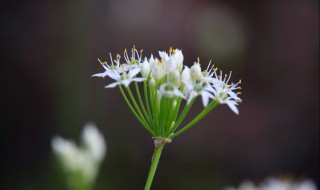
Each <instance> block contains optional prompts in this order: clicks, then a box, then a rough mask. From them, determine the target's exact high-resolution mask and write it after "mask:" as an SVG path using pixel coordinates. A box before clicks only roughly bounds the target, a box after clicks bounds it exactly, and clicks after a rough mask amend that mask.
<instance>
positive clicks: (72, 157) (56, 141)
mask: <svg viewBox="0 0 320 190" xmlns="http://www.w3.org/2000/svg"><path fill="white" fill-rule="evenodd" d="M51 145H52V149H53V152H54V153H55V154H56V155H57V156H58V157H59V159H60V160H61V163H62V165H63V166H64V167H65V170H68V171H76V170H77V169H78V166H79V165H78V162H79V161H78V159H79V154H80V152H79V149H78V147H77V146H76V144H75V143H74V142H72V141H68V140H65V139H63V138H61V137H59V136H56V137H54V138H53V139H52V142H51Z"/></svg>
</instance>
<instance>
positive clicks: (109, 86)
mask: <svg viewBox="0 0 320 190" xmlns="http://www.w3.org/2000/svg"><path fill="white" fill-rule="evenodd" d="M118 84H119V82H113V83H111V84H109V85H107V86H105V88H114V87H116V86H117V85H118Z"/></svg>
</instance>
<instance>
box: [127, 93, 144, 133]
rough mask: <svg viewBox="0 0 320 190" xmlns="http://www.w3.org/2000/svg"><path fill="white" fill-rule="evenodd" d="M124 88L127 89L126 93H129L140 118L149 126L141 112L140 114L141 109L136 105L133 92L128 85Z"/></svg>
mask: <svg viewBox="0 0 320 190" xmlns="http://www.w3.org/2000/svg"><path fill="white" fill-rule="evenodd" d="M126 90H127V92H128V94H129V97H130V99H131V101H132V103H133V105H134V107H135V108H136V110H137V112H138V114H139V116H140V118H141V119H142V120H143V121H144V122H145V123H146V124H147V125H148V126H149V123H148V121H147V120H146V119H145V117H144V116H143V114H142V112H141V110H140V108H139V106H138V104H137V102H136V100H135V98H134V97H133V94H132V92H131V90H130V88H129V87H126ZM149 127H150V126H149Z"/></svg>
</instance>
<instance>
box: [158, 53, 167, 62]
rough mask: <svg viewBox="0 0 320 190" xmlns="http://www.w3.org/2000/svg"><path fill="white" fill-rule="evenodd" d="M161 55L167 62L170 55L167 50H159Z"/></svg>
mask: <svg viewBox="0 0 320 190" xmlns="http://www.w3.org/2000/svg"><path fill="white" fill-rule="evenodd" d="M159 56H160V58H161V59H162V61H163V62H166V61H168V60H169V56H168V54H167V53H166V52H165V51H159Z"/></svg>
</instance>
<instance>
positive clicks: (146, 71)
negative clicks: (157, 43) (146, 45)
mask: <svg viewBox="0 0 320 190" xmlns="http://www.w3.org/2000/svg"><path fill="white" fill-rule="evenodd" d="M150 72H151V70H150V63H149V62H148V60H147V59H144V61H143V63H142V69H141V75H142V77H144V78H148V77H149V74H150Z"/></svg>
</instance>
